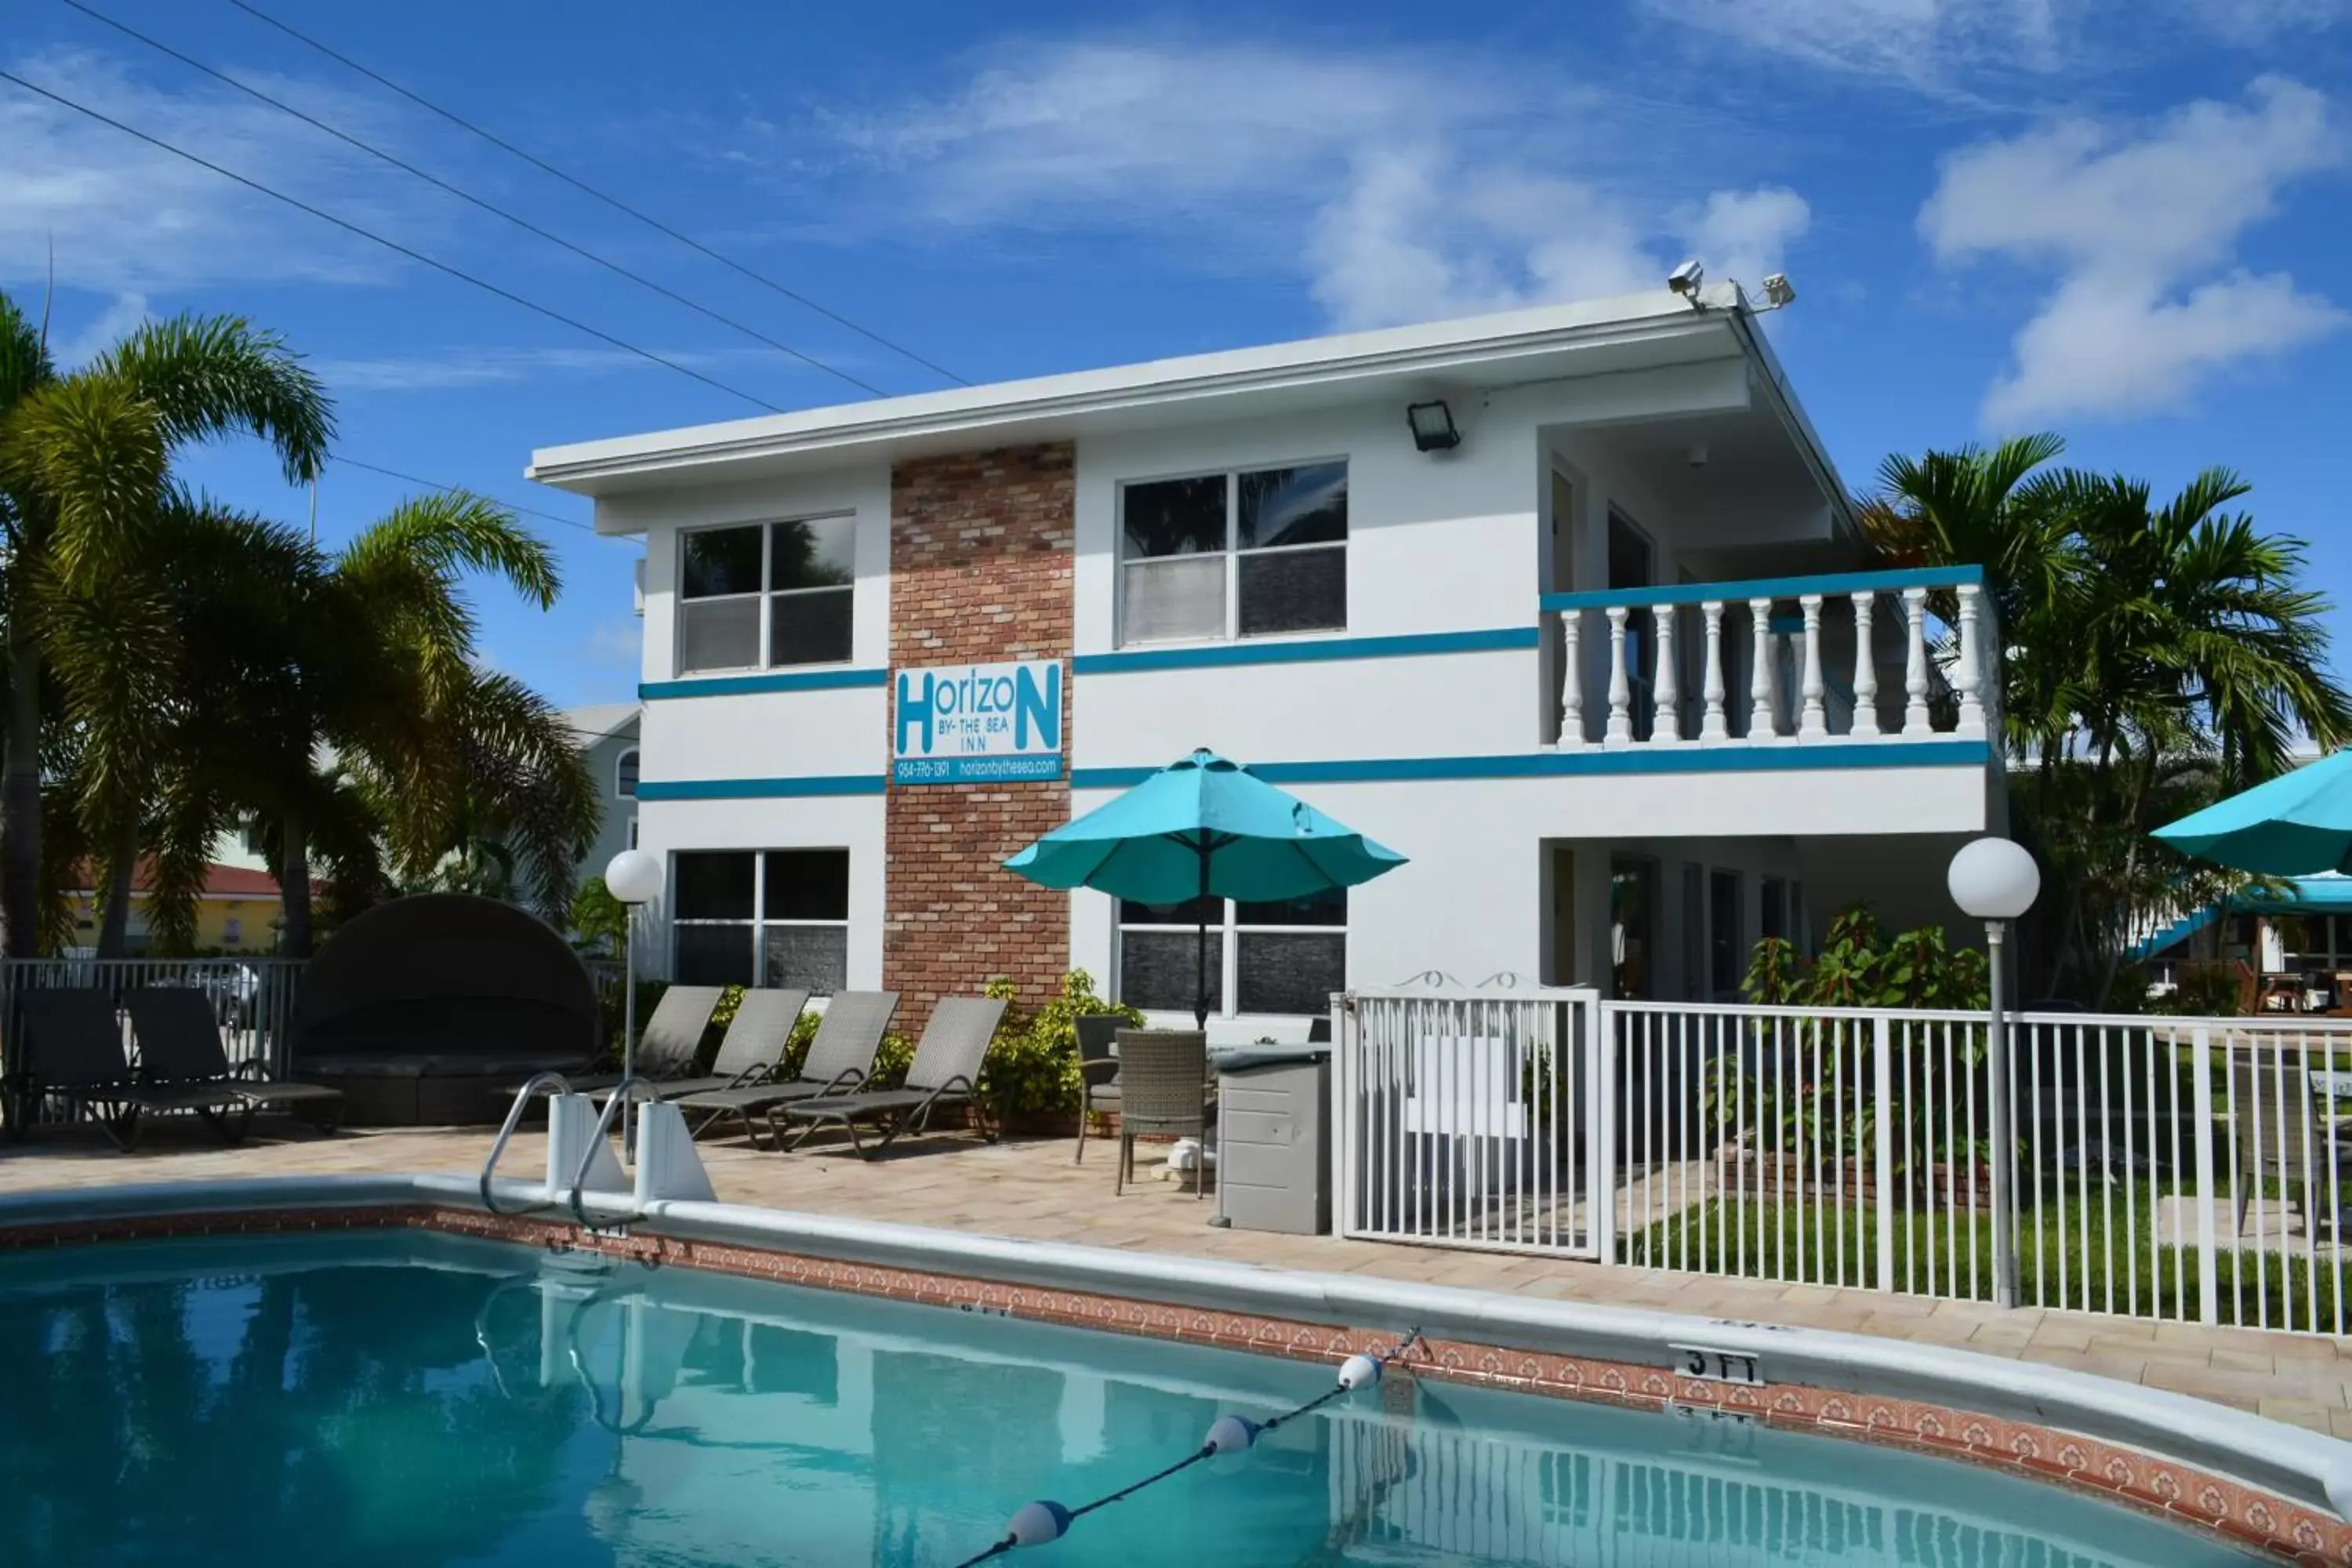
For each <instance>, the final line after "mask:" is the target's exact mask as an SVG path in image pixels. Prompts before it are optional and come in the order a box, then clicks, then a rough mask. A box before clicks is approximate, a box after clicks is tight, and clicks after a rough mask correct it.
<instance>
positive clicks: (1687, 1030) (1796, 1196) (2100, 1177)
mask: <svg viewBox="0 0 2352 1568" xmlns="http://www.w3.org/2000/svg"><path fill="white" fill-rule="evenodd" d="M1554 1019H1556V1020H1557V1022H1556V1023H1554V1022H1550V1020H1554ZM1547 1029H1549V1030H1550V1031H1551V1032H1549V1033H1547V1032H1546V1030H1547ZM1988 1033H1989V1031H1988V1029H1987V1020H1986V1018H1985V1016H1984V1015H1982V1014H1979V1013H1937V1012H1893V1011H1872V1010H1864V1009H1829V1008H1791V1007H1746V1006H1708V1005H1696V1004H1685V1003H1637V1002H1608V1003H1602V1002H1600V1001H1598V1000H1597V999H1596V998H1593V997H1591V994H1590V993H1581V992H1567V993H1555V994H1544V996H1543V997H1542V999H1540V1000H1538V999H1535V998H1529V997H1525V996H1522V997H1517V998H1511V997H1504V998H1479V999H1470V998H1438V997H1432V996H1412V997H1404V996H1396V997H1391V996H1386V995H1381V996H1360V997H1358V998H1356V999H1355V1000H1354V1001H1353V1003H1352V1008H1351V1011H1350V1013H1349V1027H1347V1028H1346V1029H1345V1030H1344V1031H1343V1035H1342V1040H1343V1049H1342V1050H1341V1052H1340V1082H1341V1085H1342V1087H1343V1093H1344V1096H1345V1097H1344V1098H1343V1100H1342V1106H1343V1111H1342V1114H1343V1119H1344V1127H1345V1137H1344V1140H1343V1142H1344V1143H1345V1145H1346V1149H1347V1153H1346V1155H1345V1159H1344V1165H1343V1181H1344V1182H1345V1183H1346V1184H1345V1185H1343V1187H1342V1189H1341V1196H1342V1214H1343V1215H1344V1216H1345V1226H1346V1230H1347V1233H1348V1234H1349V1235H1356V1236H1365V1237H1379V1238H1381V1239H1391V1240H1407V1241H1418V1242H1426V1243H1432V1244H1435V1245H1441V1246H1454V1247H1480V1248H1507V1249H1512V1250H1536V1251H1546V1252H1557V1253H1560V1254H1564V1255H1569V1256H1580V1257H1591V1258H1599V1259H1601V1261H1604V1262H1624V1263H1632V1264H1639V1265H1644V1266H1648V1267H1653V1268H1677V1269H1688V1270H1692V1271H1696V1272H1700V1273H1707V1274H1719V1275H1729V1276H1736V1277H1740V1278H1748V1279H1774V1280H1786V1281H1790V1282H1801V1283H1814V1284H1824V1285H1841V1286H1849V1287H1861V1288H1866V1289H1881V1290H1891V1291H1904V1292H1910V1293H1915V1294H1920V1295H1927V1296H1936V1297H1948V1298H1963V1299H1971V1298H1973V1299H1990V1297H1991V1296H1992V1294H1993V1267H1992V1264H1993V1255H1992V1247H1993V1225H1992V1203H1993V1194H1994V1182H1993V1162H1994V1161H1995V1160H1996V1159H2002V1160H2006V1161H2007V1163H2008V1164H2007V1170H2008V1174H2009V1176H2010V1182H2009V1187H2010V1191H2011V1194H2012V1196H2011V1203H2012V1205H2013V1211H2014V1219H2015V1225H2014V1233H2015V1236H2016V1238H2017V1240H2016V1247H2017V1259H2018V1278H2019V1299H2020V1300H2021V1302H2023V1303H2025V1304H2040V1305H2045V1306H2052V1307H2069V1308H2075V1309H2082V1310H2093V1311H2101V1312H2114V1313H2119V1314H2124V1315H2128V1316H2133V1317H2140V1318H2156V1319H2168V1320H2176V1321H2190V1322H2206V1323H2237V1324H2244V1325H2248V1326H2252V1327H2260V1328H2273V1329H2292V1330H2299V1331H2318V1332H2326V1333H2336V1334H2341V1333H2344V1332H2346V1331H2347V1304H2346V1289H2345V1287H2346V1272H2347V1265H2352V1254H2347V1250H2346V1248H2345V1246H2344V1244H2343V1242H2342V1240H2341V1239H2340V1226H2339V1223H2338V1222H2339V1216H2340V1215H2343V1212H2344V1211H2345V1209H2346V1208H2347V1203H2346V1199H2347V1195H2352V1194H2347V1170H2346V1167H2347V1164H2352V1022H2335V1021H2327V1020H2317V1019H2304V1018H2300V1017H2285V1016H2280V1017H2267V1018H2236V1019H2196V1018H2159V1017H2103V1016H2084V1015H2065V1014H2024V1015H2012V1016H2010V1018H2009V1020H2008V1022H2007V1026H2006V1030H2005V1033H2006V1037H2007V1050H2008V1054H2009V1058H2010V1062H2011V1074H2010V1091H2009V1092H2010V1100H2011V1105H2010V1124H2011V1129H2012V1136H2011V1140H2010V1146H2009V1147H2008V1148H2007V1149H2006V1150H2001V1149H1997V1148H1996V1147H1995V1146H1994V1144H1993V1142H1992V1138H1991V1131H1990V1130H1991V1125H1992V1116H1991V1103H1990V1078H1989V1074H1988V1072H1987V1066H1988V1063H1987V1054H1986V1043H1987V1037H1988ZM1536 1063H1545V1064H1549V1070H1548V1071H1547V1070H1539V1069H1538V1068H1537V1067H1536V1066H1535V1065H1533V1064H1536ZM2339 1109H2341V1110H2343V1111H2344V1112H2346V1113H2347V1114H2346V1116H2345V1117H2343V1118H2342V1119H2339V1116H2338V1110H2339Z"/></svg>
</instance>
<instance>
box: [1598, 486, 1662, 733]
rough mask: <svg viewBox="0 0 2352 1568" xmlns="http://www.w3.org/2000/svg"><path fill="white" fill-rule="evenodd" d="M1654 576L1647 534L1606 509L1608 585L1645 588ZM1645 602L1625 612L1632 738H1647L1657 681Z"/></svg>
mask: <svg viewBox="0 0 2352 1568" xmlns="http://www.w3.org/2000/svg"><path fill="white" fill-rule="evenodd" d="M1656 580H1657V551H1656V549H1655V548H1654V546H1653V545H1652V544H1651V542H1650V536H1649V535H1648V534H1646V533H1644V532H1643V531H1642V530H1641V528H1640V527H1639V526H1637V525H1636V524H1635V523H1634V522H1633V520H1632V519H1630V518H1628V517H1627V516H1626V515H1625V514H1624V513H1623V512H1622V511H1619V510H1617V509H1616V508H1615V507H1613V506H1612V507H1611V508H1610V509H1609V586H1610V587H1611V588H1612V590H1614V589H1619V588H1647V587H1649V586H1651V585H1652V584H1654V582H1655V581H1656ZM1650 619H1651V617H1650V610H1649V607H1648V606H1647V605H1636V606H1635V607H1634V608H1633V609H1632V610H1631V611H1629V612H1628V613H1627V615H1626V616H1625V679H1626V682H1627V684H1628V685H1629V686H1630V687H1631V688H1632V697H1633V700H1632V709H1633V711H1632V714H1631V718H1632V720H1633V738H1634V739H1635V740H1637V741H1646V740H1648V739H1649V738H1650V731H1651V724H1652V721H1653V717H1654V714H1653V709H1654V700H1653V698H1652V692H1653V690H1654V688H1655V686H1656V684H1657V678H1658V653H1657V640H1656V636H1655V634H1654V630H1653V629H1652V627H1651V625H1650Z"/></svg>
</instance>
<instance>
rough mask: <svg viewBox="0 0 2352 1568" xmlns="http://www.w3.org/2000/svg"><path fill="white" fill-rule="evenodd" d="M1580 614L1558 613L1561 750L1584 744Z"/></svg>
mask: <svg viewBox="0 0 2352 1568" xmlns="http://www.w3.org/2000/svg"><path fill="white" fill-rule="evenodd" d="M1583 619H1584V612H1583V611H1582V610H1562V611H1561V612H1560V613H1559V641H1560V658H1559V668H1560V681H1559V743H1560V747H1561V749H1562V750H1569V749H1571V748H1574V747H1577V746H1581V745H1582V744H1584V663H1583V658H1582V654H1581V652H1580V648H1579V647H1578V643H1577V627H1578V625H1579V623H1580V622H1581V621H1582V620H1583Z"/></svg>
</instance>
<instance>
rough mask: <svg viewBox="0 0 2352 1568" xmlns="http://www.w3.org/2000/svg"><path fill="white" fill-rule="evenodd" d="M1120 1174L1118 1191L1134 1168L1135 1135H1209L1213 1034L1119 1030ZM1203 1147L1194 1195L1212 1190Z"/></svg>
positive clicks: (1114, 1188)
mask: <svg viewBox="0 0 2352 1568" xmlns="http://www.w3.org/2000/svg"><path fill="white" fill-rule="evenodd" d="M1118 1089H1119V1107H1118V1175H1117V1176H1116V1177H1115V1178H1114V1179H1113V1181H1112V1184H1111V1191H1112V1192H1113V1193H1114V1194H1117V1193H1123V1192H1125V1191H1126V1190H1127V1178H1128V1177H1129V1176H1131V1175H1133V1174H1134V1173H1135V1140H1136V1136H1137V1135H1138V1134H1139V1133H1140V1134H1143V1135H1145V1136H1147V1137H1155V1136H1156V1137H1163V1138H1165V1137H1176V1138H1205V1137H1206V1136H1207V1134H1208V1131H1209V1113H1208V1105H1207V1101H1208V1094H1209V1037H1208V1036H1206V1035H1204V1034H1202V1033H1199V1032H1197V1031H1194V1030H1190V1029H1121V1030H1119V1031H1118ZM1207 1177H1208V1159H1207V1156H1206V1152H1205V1151H1204V1152H1203V1154H1202V1161H1201V1164H1200V1166H1199V1167H1198V1168H1197V1170H1196V1171H1195V1173H1194V1175H1193V1181H1192V1195H1193V1196H1194V1197H1200V1196H1202V1194H1205V1193H1206V1192H1207V1191H1208V1186H1209V1184H1208V1180H1207Z"/></svg>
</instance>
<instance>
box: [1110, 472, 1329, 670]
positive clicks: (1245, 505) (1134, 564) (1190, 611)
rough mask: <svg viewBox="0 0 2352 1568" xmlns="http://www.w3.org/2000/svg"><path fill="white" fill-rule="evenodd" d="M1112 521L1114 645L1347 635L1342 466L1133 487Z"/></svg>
mask: <svg viewBox="0 0 2352 1568" xmlns="http://www.w3.org/2000/svg"><path fill="white" fill-rule="evenodd" d="M1119 512H1120V517H1119V539H1120V544H1119V625H1120V638H1121V640H1122V641H1125V642H1129V643H1142V642H1177V641H1184V640H1188V639H1194V638H1204V637H1269V636H1274V635H1276V634H1278V633H1283V632H1309V631H1342V630H1345V629H1346V627H1347V625H1348V465H1347V464H1346V463H1345V462H1336V463H1305V464H1300V465H1298V466H1297V467H1294V468H1251V469H1244V470H1243V471H1242V472H1239V473H1228V474H1207V475H1202V476H1201V477H1199V478H1195V479H1151V480H1143V481H1138V482H1136V483H1133V484H1129V485H1127V486H1125V487H1123V488H1122V489H1121V491H1120V496H1119Z"/></svg>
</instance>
